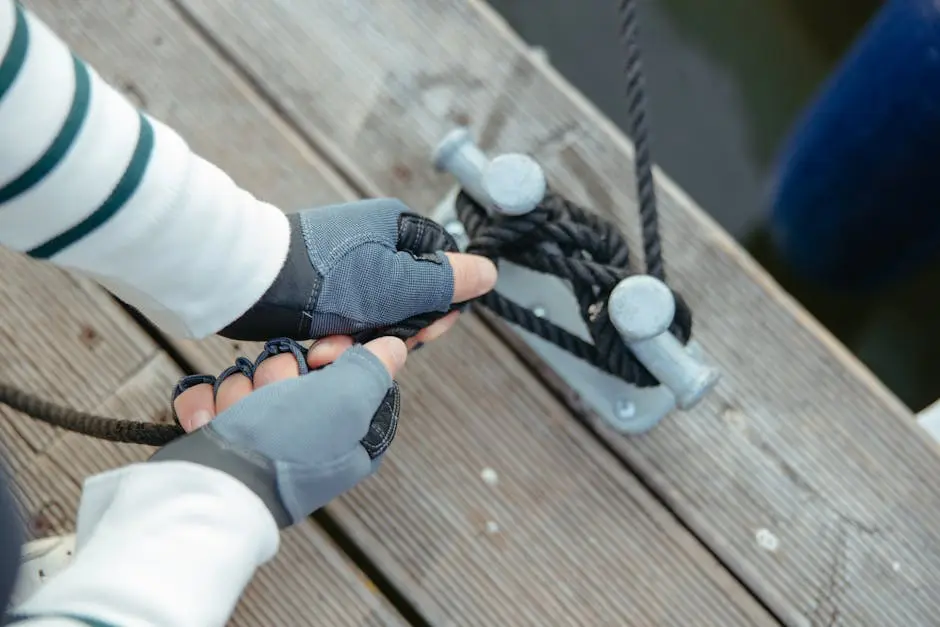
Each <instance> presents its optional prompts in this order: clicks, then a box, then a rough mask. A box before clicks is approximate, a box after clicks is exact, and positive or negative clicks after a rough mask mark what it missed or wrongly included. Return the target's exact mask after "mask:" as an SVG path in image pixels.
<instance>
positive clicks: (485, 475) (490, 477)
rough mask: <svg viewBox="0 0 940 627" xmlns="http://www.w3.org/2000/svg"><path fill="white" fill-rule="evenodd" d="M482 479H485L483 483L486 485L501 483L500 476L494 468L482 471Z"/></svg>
mask: <svg viewBox="0 0 940 627" xmlns="http://www.w3.org/2000/svg"><path fill="white" fill-rule="evenodd" d="M480 479H483V483H485V484H486V485H496V484H497V483H499V475H497V474H496V471H495V470H493V469H492V468H484V469H483V470H481V471H480Z"/></svg>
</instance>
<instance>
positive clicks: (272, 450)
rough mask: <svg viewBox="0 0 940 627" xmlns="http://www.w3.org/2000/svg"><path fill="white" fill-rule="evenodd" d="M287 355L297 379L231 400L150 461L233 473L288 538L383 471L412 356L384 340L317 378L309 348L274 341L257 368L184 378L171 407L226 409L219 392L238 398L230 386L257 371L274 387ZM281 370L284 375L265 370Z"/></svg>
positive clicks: (240, 366) (355, 350) (241, 361)
mask: <svg viewBox="0 0 940 627" xmlns="http://www.w3.org/2000/svg"><path fill="white" fill-rule="evenodd" d="M282 353H290V354H291V355H293V359H294V361H295V362H296V369H295V368H294V366H290V365H289V368H290V369H291V370H293V371H294V372H296V373H298V374H299V376H289V377H288V378H283V375H281V376H277V375H275V377H274V378H276V379H279V380H275V381H274V382H271V383H267V384H263V385H260V387H259V384H260V383H261V382H255V386H254V387H255V388H256V389H255V390H254V391H251V392H250V393H247V395H246V394H245V391H243V392H242V393H240V394H236V396H235V397H233V396H232V394H231V393H228V394H226V397H227V400H226V401H225V402H226V403H231V402H232V401H233V400H234V399H235V398H238V400H237V401H235V402H234V403H233V404H230V405H227V406H225V407H224V408H223V407H222V405H221V403H218V404H217V406H218V407H219V409H220V410H221V411H219V412H218V415H217V416H216V417H215V418H214V419H213V420H212V421H211V422H210V423H208V424H207V425H205V426H203V427H201V428H198V429H196V430H195V431H192V432H190V433H188V434H187V435H185V436H183V437H181V438H179V439H177V440H174V441H173V442H171V443H170V444H168V445H166V446H164V447H163V448H162V449H160V450H159V451H157V452H156V453H155V454H154V455H153V456H152V457H151V458H150V460H149V461H150V462H153V463H159V462H161V461H170V460H176V461H180V460H182V461H188V462H193V463H197V464H202V465H204V466H209V467H211V468H215V469H217V470H221V471H223V472H225V473H228V474H229V475H231V476H233V477H235V478H236V479H238V480H239V481H241V482H243V483H244V484H245V485H246V486H248V487H249V488H250V489H251V490H252V491H254V492H255V494H257V495H258V496H259V497H260V498H261V500H262V501H263V502H264V503H265V505H267V507H268V509H269V510H270V511H271V514H272V515H273V516H274V519H275V520H276V521H277V523H278V525H279V526H280V527H281V528H284V527H288V526H290V525H292V524H294V523H296V522H298V521H300V520H302V519H304V518H306V517H307V516H309V515H310V514H311V513H312V512H314V511H315V510H317V509H319V508H321V507H323V506H324V505H326V504H327V503H328V502H330V501H331V500H332V499H334V498H336V497H337V496H339V495H340V494H342V493H343V492H345V491H347V490H349V489H350V488H352V487H353V486H355V485H356V484H357V483H358V482H359V481H361V480H362V479H365V478H366V477H368V476H369V475H371V474H372V473H373V472H375V470H376V469H377V468H378V466H379V464H380V463H381V460H382V456H383V455H384V453H385V451H386V450H387V449H388V447H389V445H390V444H391V442H392V440H393V438H394V437H395V433H396V429H397V427H398V413H399V408H400V395H399V390H398V385H397V384H396V383H395V382H394V380H393V376H394V374H395V373H396V372H397V370H398V369H400V368H401V366H402V365H403V364H404V361H405V359H406V357H407V350H406V348H405V346H404V344H403V343H402V342H401V341H400V340H397V339H394V338H380V339H378V340H375V341H373V342H370V343H369V344H367V345H365V346H363V345H355V346H352V347H350V348H347V349H345V350H344V351H343V352H342V353H341V354H340V355H339V356H338V357H337V358H336V359H335V360H334V361H333V362H332V363H330V364H328V365H325V366H322V367H319V368H317V369H316V370H313V371H312V372H311V371H310V368H309V366H308V355H307V351H306V349H305V348H304V347H303V346H301V345H300V344H298V343H296V342H294V341H292V340H289V339H278V340H272V341H270V342H268V343H267V344H266V345H265V348H264V351H263V352H262V353H261V355H259V357H258V359H256V360H255V362H254V363H252V362H250V361H249V360H247V359H245V358H243V357H239V358H238V359H237V360H236V362H235V365H233V366H230V367H229V368H227V369H226V370H224V371H223V372H222V373H221V374H220V375H219V376H218V377H212V376H208V375H192V376H188V377H184V378H183V379H181V380H180V382H179V383H178V384H177V386H176V388H175V389H174V401H176V399H177V398H178V397H179V396H180V395H181V394H183V393H184V392H186V391H187V390H189V389H191V388H194V387H197V386H201V387H202V388H203V391H204V392H207V393H211V394H213V396H214V397H215V399H217V400H221V395H220V394H219V392H220V389H221V388H223V385H224V387H226V388H228V391H229V392H230V391H231V389H232V388H233V386H231V385H229V384H225V383H224V382H226V381H230V383H236V384H243V385H245V384H247V385H248V387H249V389H250V387H251V386H250V383H251V381H252V379H253V378H254V376H255V373H256V372H258V371H259V369H266V370H267V377H268V380H270V377H271V370H277V369H278V368H280V370H281V372H283V367H284V365H285V364H284V362H283V359H284V358H279V357H275V356H276V355H279V354H282ZM310 357H311V360H310V362H309V363H314V366H315V367H316V366H317V365H318V364H317V363H316V362H315V361H314V359H315V358H314V357H313V356H312V355H311V356H310ZM272 358H273V359H272ZM289 359H290V358H288V360H289ZM275 361H278V362H279V364H278V367H275V368H273V369H272V368H269V366H272V365H274V364H273V362H275ZM265 362H270V363H265ZM262 364H264V365H263V366H262ZM241 375H244V377H242V376H241ZM206 384H210V385H211V387H210V386H209V385H206ZM194 391H195V390H194ZM190 395H191V394H190ZM174 404H175V403H174ZM177 408H178V410H179V409H180V408H179V406H177ZM180 413H181V412H180Z"/></svg>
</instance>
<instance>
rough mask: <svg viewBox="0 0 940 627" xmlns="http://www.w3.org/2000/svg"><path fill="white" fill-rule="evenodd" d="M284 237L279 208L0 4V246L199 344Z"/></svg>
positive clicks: (254, 295)
mask: <svg viewBox="0 0 940 627" xmlns="http://www.w3.org/2000/svg"><path fill="white" fill-rule="evenodd" d="M289 237H290V235H289V225H288V223H287V219H286V217H285V216H284V214H283V213H282V212H281V211H279V210H278V209H277V208H276V207H273V206H271V205H269V204H267V203H264V202H261V201H259V200H258V199H256V198H255V197H254V196H252V195H251V194H250V193H248V192H247V191H245V190H243V189H241V188H240V187H238V186H237V185H236V184H235V182H234V181H232V180H231V178H229V177H228V176H227V175H226V174H225V173H224V172H222V171H221V170H220V169H219V168H217V167H215V166H214V165H212V164H211V163H209V162H207V161H206V160H204V159H202V158H201V157H199V156H198V155H196V154H194V153H193V152H192V151H191V150H190V148H189V146H188V145H187V144H186V142H185V141H184V140H183V138H182V137H180V136H179V135H178V134H177V133H176V132H174V131H173V130H172V129H170V128H169V127H167V126H166V125H164V124H162V123H160V122H159V121H157V120H155V119H153V118H152V117H150V116H149V115H147V114H146V113H144V112H141V111H138V110H137V109H136V108H135V107H134V106H133V105H132V104H131V103H130V102H129V101H128V100H127V99H125V98H124V96H123V95H122V94H121V93H120V92H118V91H117V90H115V89H113V88H112V87H110V86H109V85H108V84H107V83H105V82H104V81H103V80H102V79H101V77H100V76H98V74H96V73H95V71H94V70H93V69H92V68H90V67H89V66H88V65H87V64H85V63H84V62H83V61H82V60H81V59H79V58H77V57H76V56H75V55H73V54H72V53H71V52H70V50H69V49H68V47H67V46H66V45H65V44H64V43H63V42H62V41H61V40H60V39H58V38H57V37H56V36H55V34H54V33H52V32H51V31H50V30H49V28H48V27H47V26H45V25H44V24H43V23H42V22H41V21H40V20H39V19H37V18H36V16H35V15H33V14H31V13H30V12H29V11H26V10H24V9H23V8H22V7H21V6H20V5H19V4H18V3H15V2H13V0H0V244H2V245H3V246H5V247H7V248H11V249H13V250H16V251H20V252H22V253H25V254H27V255H29V256H31V257H33V258H36V259H44V260H48V261H49V262H51V263H53V264H56V265H58V266H61V267H63V268H67V269H69V270H71V271H75V272H78V273H80V274H84V275H86V276H89V277H91V278H93V279H94V280H96V281H97V282H98V283H100V284H101V285H103V286H104V287H106V288H107V289H108V290H110V291H111V292H112V293H114V294H115V295H116V296H117V297H119V298H121V299H122V300H124V301H125V302H127V303H128V304H130V305H132V306H133V307H135V308H137V309H138V310H139V311H141V313H143V314H144V315H145V316H147V317H148V318H150V319H151V320H152V321H153V322H154V323H155V324H156V325H158V326H159V327H161V328H162V329H163V330H164V331H166V332H167V333H170V334H171V335H175V336H178V337H204V336H207V335H210V334H212V333H215V332H217V331H218V330H220V329H221V328H223V327H225V326H226V325H227V324H228V323H230V322H232V321H233V320H235V319H236V318H237V317H238V316H239V315H241V314H242V313H244V312H245V311H246V310H247V309H248V308H249V307H251V305H253V304H254V303H255V302H256V301H257V300H258V298H260V297H261V295H262V294H263V293H264V292H265V290H266V289H267V288H268V287H269V286H270V285H271V283H272V282H273V281H274V279H275V277H276V276H277V273H278V272H279V271H280V268H281V266H282V264H283V263H284V259H285V258H286V255H287V249H288V244H289Z"/></svg>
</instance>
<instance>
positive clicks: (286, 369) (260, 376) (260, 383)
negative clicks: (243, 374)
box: [254, 353, 300, 389]
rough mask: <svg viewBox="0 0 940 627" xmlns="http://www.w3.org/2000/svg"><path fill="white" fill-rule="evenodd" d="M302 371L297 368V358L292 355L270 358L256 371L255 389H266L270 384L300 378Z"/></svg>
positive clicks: (286, 354)
mask: <svg viewBox="0 0 940 627" xmlns="http://www.w3.org/2000/svg"><path fill="white" fill-rule="evenodd" d="M299 376H300V369H299V368H298V367H297V358H296V357H294V355H293V354H291V353H281V354H280V355H274V356H273V357H268V358H267V359H265V360H264V361H262V362H261V364H260V365H259V366H258V368H257V369H256V370H255V377H254V379H255V389H258V388H260V387H264V386H265V385H268V384H269V383H274V382H276V381H281V380H283V379H289V378H291V377H299Z"/></svg>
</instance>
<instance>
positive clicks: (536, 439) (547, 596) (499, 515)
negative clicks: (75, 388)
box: [34, 0, 770, 625]
mask: <svg viewBox="0 0 940 627" xmlns="http://www.w3.org/2000/svg"><path fill="white" fill-rule="evenodd" d="M34 4H35V3H34ZM38 4H39V6H41V7H42V8H43V9H45V10H43V11H40V14H41V15H42V16H43V17H44V18H45V19H48V20H49V21H50V23H51V24H52V25H53V27H54V28H56V29H57V30H58V32H59V33H61V34H62V35H63V37H65V38H66V39H67V40H68V41H69V43H70V44H72V45H73V46H74V47H75V49H76V50H77V51H78V52H79V53H80V54H82V55H83V56H85V57H86V58H87V59H89V61H90V62H91V63H92V64H93V65H94V66H95V67H97V68H98V69H99V71H101V72H102V74H103V75H104V76H105V77H107V78H109V80H125V81H131V82H132V83H133V85H134V86H135V87H134V91H135V93H137V94H138V97H139V98H140V99H141V100H142V101H144V102H146V103H148V106H149V108H150V109H151V110H152V111H153V112H154V113H155V114H156V115H158V117H161V118H162V119H164V120H165V121H167V122H168V123H169V124H171V125H173V126H174V127H175V128H178V129H179V130H180V131H181V132H182V133H183V134H184V135H185V136H186V137H188V138H189V140H190V141H191V144H192V145H193V147H194V148H195V149H196V150H197V151H199V152H200V153H202V154H205V155H209V156H211V157H212V158H213V159H214V160H215V162H216V163H218V164H219V165H220V166H221V167H223V168H225V169H226V170H227V171H229V172H233V173H235V174H233V176H234V177H235V178H236V179H237V180H238V181H239V182H240V183H241V184H243V185H245V186H246V187H247V188H248V189H251V190H253V191H255V192H256V193H259V194H262V195H263V196H264V197H265V198H268V199H272V200H274V201H275V202H279V203H281V204H282V206H286V207H294V206H298V205H301V206H302V205H303V204H306V203H307V202H310V203H322V202H329V201H331V200H334V199H336V198H352V197H353V194H352V192H351V191H350V190H349V189H348V188H344V187H343V186H342V185H341V184H339V183H338V182H337V180H336V178H335V176H334V177H333V178H331V177H330V176H329V175H328V173H327V174H324V173H323V164H322V162H321V161H320V160H319V159H318V158H317V157H316V156H315V155H314V154H312V153H311V152H310V150H309V149H307V148H304V147H303V146H301V145H300V144H299V142H298V140H297V139H296V138H295V137H291V136H289V135H288V134H286V133H287V129H286V127H285V126H284V124H282V123H280V122H278V120H277V119H276V117H274V116H273V115H272V112H271V111H270V110H268V109H266V108H265V106H264V105H263V103H261V102H259V101H258V98H256V97H253V96H251V95H248V96H242V95H240V94H241V93H242V92H244V91H245V90H246V86H245V84H244V83H243V82H241V81H240V79H239V78H238V76H237V74H236V73H233V72H232V71H231V70H228V69H225V68H224V67H222V66H224V62H223V61H222V60H221V59H220V58H218V57H217V56H214V55H213V53H212V51H211V50H210V49H209V48H208V47H207V46H205V45H203V44H200V43H199V42H198V41H196V39H195V36H194V33H193V31H192V30H190V29H188V27H187V25H186V24H185V23H184V22H183V21H182V20H181V19H180V17H179V16H178V15H177V14H176V13H175V12H174V11H173V10H170V9H169V8H168V7H169V5H168V4H167V3H162V2H148V3H146V4H141V3H131V2H129V1H128V2H120V3H109V4H108V5H104V4H101V3H88V4H81V5H78V6H76V5H75V4H71V3H68V2H65V1H64V0H63V1H59V2H51V1H48V2H42V3H38ZM157 41H162V42H163V43H162V44H160V45H159V46H158V45H156V42H157ZM233 128H234V129H236V130H235V131H233ZM236 132H237V135H238V139H237V142H236V146H241V147H248V146H250V147H251V149H250V150H237V149H232V148H231V145H232V137H233V133H236ZM272 164H275V165H272ZM314 187H316V189H315V190H314V189H313V188H314ZM305 198H313V200H310V201H305V200H304V199H305ZM181 346H183V347H184V349H185V350H186V351H187V355H188V356H189V358H190V359H191V360H193V361H194V362H195V363H197V364H199V365H200V367H202V368H205V369H206V370H210V371H218V370H221V369H222V368H223V367H224V366H225V365H227V364H228V363H230V362H231V360H232V358H233V353H231V352H226V351H231V350H232V348H231V345H228V344H224V343H222V342H220V341H211V342H205V343H199V344H193V343H190V344H188V345H186V344H181ZM256 350H257V347H253V346H242V347H240V351H241V352H244V353H248V354H250V355H252V356H254V354H255V352H256ZM413 361H414V364H415V365H414V366H413V367H412V368H411V371H412V372H411V373H410V374H409V375H408V377H407V378H406V380H405V381H404V382H403V385H404V387H405V398H406V401H405V402H406V413H405V423H407V424H403V426H402V429H401V434H400V436H399V438H398V439H397V441H396V446H395V450H394V453H393V454H392V455H391V456H390V458H389V460H388V463H387V464H386V465H385V466H384V467H383V469H382V472H381V473H380V475H379V476H378V477H376V478H374V479H372V480H370V481H368V482H366V483H365V484H364V485H362V486H360V487H359V488H357V489H356V490H355V491H354V492H353V493H352V494H350V495H349V497H348V498H344V499H341V500H340V501H339V502H338V503H336V504H335V506H331V507H330V508H329V509H330V511H331V513H332V514H333V515H334V517H335V518H336V519H337V520H338V522H339V523H340V524H341V525H342V526H343V528H344V529H345V530H346V531H347V532H348V533H349V534H350V535H351V536H352V537H353V539H354V540H355V541H357V542H358V543H359V544H360V546H361V547H362V548H363V549H364V550H366V552H367V553H368V554H369V555H370V556H371V557H372V558H373V559H374V560H376V562H377V563H378V565H379V567H380V568H382V569H383V570H384V571H385V572H386V574H387V575H388V576H389V577H390V578H391V579H392V580H393V581H394V582H395V584H397V585H398V586H399V587H400V588H401V589H402V591H403V593H404V594H405V595H407V596H408V597H409V598H410V599H411V600H412V601H413V602H414V603H415V604H416V605H417V606H418V607H419V609H420V610H421V611H422V613H423V614H424V615H425V616H426V617H427V618H428V619H429V620H430V621H431V622H432V623H434V624H455V623H456V624H470V625H475V624H513V625H525V624H538V625H541V624H546V622H551V623H553V624H566V623H573V624H584V623H585V622H586V623H588V624H617V625H621V624H625V623H627V624H637V625H648V624H663V625H686V624H689V622H690V620H693V619H695V618H699V617H707V618H708V620H709V621H710V622H713V623H714V624H722V625H733V624H742V625H751V624H767V623H768V622H770V619H769V617H768V615H767V614H766V613H765V612H764V611H763V610H762V609H761V608H760V607H759V605H757V604H756V603H755V602H754V601H753V600H752V599H751V598H750V596H749V595H748V594H747V593H746V592H745V591H743V590H742V588H741V587H740V586H739V585H738V584H737V583H736V582H735V581H734V580H733V578H731V577H730V576H729V575H728V574H727V572H725V570H724V569H723V568H722V567H721V566H720V565H719V564H718V563H717V562H716V561H715V560H714V559H713V557H712V556H711V555H709V554H708V553H707V552H706V551H704V550H703V549H702V547H701V546H699V545H698V543H697V542H696V541H695V539H694V538H693V537H692V536H691V535H689V534H688V533H687V532H686V531H684V530H683V529H682V528H681V526H679V525H678V524H677V523H676V521H675V520H674V519H672V517H671V516H670V515H669V514H668V512H666V511H665V510H664V509H663V508H662V507H660V506H659V505H658V504H657V503H656V502H655V500H654V499H652V498H651V497H650V496H649V494H648V493H647V492H646V491H645V490H644V489H643V488H642V487H641V486H640V485H639V484H638V482H637V481H636V480H635V479H634V478H633V477H632V476H631V475H630V473H629V472H628V471H626V470H624V469H623V468H622V467H621V466H620V465H619V463H617V461H616V460H615V459H614V458H613V457H612V456H610V455H609V454H607V453H606V452H605V451H604V450H603V448H602V447H600V446H599V445H598V444H597V443H596V442H595V441H594V440H593V438H592V437H591V436H590V435H589V434H588V432H587V431H586V430H585V429H584V428H583V427H582V426H580V425H578V424H577V423H576V422H574V421H572V420H571V415H570V413H569V412H567V411H566V410H565V408H564V407H563V406H561V405H560V404H559V403H558V402H556V401H554V400H553V399H552V398H551V396H549V395H548V394H546V392H545V389H544V387H543V386H542V385H541V384H540V383H539V382H538V381H537V380H536V379H535V378H534V377H533V376H531V375H530V374H529V373H528V371H527V370H526V369H525V368H524V366H523V365H522V364H521V363H520V362H519V361H518V359H517V358H516V357H515V356H513V355H512V354H511V353H510V352H509V351H508V350H507V349H506V348H505V347H503V346H502V344H501V343H500V342H499V341H498V340H497V339H496V338H495V337H494V335H493V334H492V333H491V332H490V331H489V330H488V329H486V328H485V327H483V326H482V325H481V323H480V322H479V321H478V320H475V319H473V318H472V317H468V319H467V320H466V321H465V322H464V324H463V325H462V326H461V328H460V329H458V330H457V331H455V332H453V334H452V337H450V338H449V339H448V341H447V343H446V344H445V345H443V346H442V347H439V348H433V347H429V348H428V349H426V351H424V352H423V353H422V354H421V356H420V357H416V358H415V360H413ZM487 466H492V467H493V468H494V469H496V471H497V473H498V475H499V476H500V477H501V480H500V483H499V485H498V486H489V485H488V484H486V483H484V482H483V481H481V479H480V473H481V470H482V469H483V468H484V467H487ZM494 525H495V528H494Z"/></svg>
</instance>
